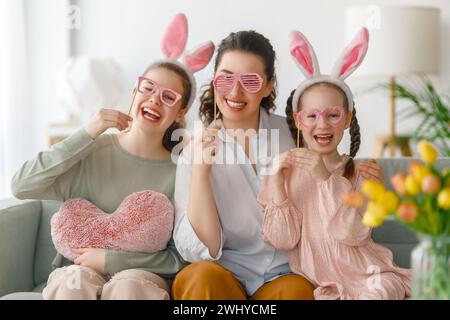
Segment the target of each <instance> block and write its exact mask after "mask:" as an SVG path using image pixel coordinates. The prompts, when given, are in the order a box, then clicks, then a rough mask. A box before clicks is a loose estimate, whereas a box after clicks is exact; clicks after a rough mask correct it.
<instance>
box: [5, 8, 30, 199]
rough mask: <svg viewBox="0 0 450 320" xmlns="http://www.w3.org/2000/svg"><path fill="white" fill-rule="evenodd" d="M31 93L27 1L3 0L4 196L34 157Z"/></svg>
mask: <svg viewBox="0 0 450 320" xmlns="http://www.w3.org/2000/svg"><path fill="white" fill-rule="evenodd" d="M28 93H29V88H28V80H27V52H26V34H25V10H24V1H23V0H0V198H5V197H9V196H11V191H10V183H11V178H12V176H13V174H14V172H15V171H16V170H17V169H18V168H19V166H20V165H21V164H22V163H23V162H24V161H25V160H27V159H29V158H31V157H32V156H33V154H31V152H32V150H33V147H32V141H33V137H32V131H33V130H32V125H33V119H32V116H31V111H32V101H30V99H29V98H30V95H29V94H28Z"/></svg>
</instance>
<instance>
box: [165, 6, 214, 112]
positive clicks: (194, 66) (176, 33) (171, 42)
mask: <svg viewBox="0 0 450 320" xmlns="http://www.w3.org/2000/svg"><path fill="white" fill-rule="evenodd" d="M187 39H188V22H187V18H186V16H185V15H184V14H183V13H177V14H176V15H175V17H174V18H173V19H172V22H171V23H170V24H169V26H168V27H167V29H166V32H165V33H164V37H163V39H162V42H161V50H162V52H163V54H164V55H165V57H166V59H164V60H163V61H159V62H157V63H161V62H165V63H167V62H168V63H173V64H175V65H177V66H178V67H181V68H182V69H183V70H184V71H185V72H186V73H187V75H188V76H189V79H190V82H191V95H190V99H189V102H188V104H187V107H190V106H191V105H192V103H193V102H194V99H195V94H196V92H197V85H196V81H195V77H194V73H195V72H197V71H200V70H202V69H203V68H204V67H206V66H207V65H208V63H209V62H210V61H211V58H212V56H213V54H214V50H215V46H214V43H213V42H212V41H208V42H205V43H203V44H202V45H200V46H198V47H196V48H195V49H193V50H192V51H189V52H186V53H185V54H184V57H183V63H181V62H179V61H178V59H179V58H180V56H181V55H182V54H183V53H184V52H185V48H186V43H187Z"/></svg>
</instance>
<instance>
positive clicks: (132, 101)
mask: <svg viewBox="0 0 450 320" xmlns="http://www.w3.org/2000/svg"><path fill="white" fill-rule="evenodd" d="M135 98H136V91H135V92H134V93H133V98H132V99H131V105H130V108H129V109H128V113H127V115H128V116H130V112H131V109H132V108H133V104H134V99H135Z"/></svg>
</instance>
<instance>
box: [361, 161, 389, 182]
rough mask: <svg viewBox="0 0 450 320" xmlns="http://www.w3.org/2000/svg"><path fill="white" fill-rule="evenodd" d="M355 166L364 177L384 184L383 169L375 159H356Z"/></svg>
mask: <svg viewBox="0 0 450 320" xmlns="http://www.w3.org/2000/svg"><path fill="white" fill-rule="evenodd" d="M356 167H357V168H358V169H359V170H360V171H361V175H362V177H363V178H364V179H372V180H376V181H378V182H380V183H383V184H384V173H383V169H381V167H380V165H379V164H378V163H377V162H376V161H375V160H373V159H372V160H362V161H357V162H356Z"/></svg>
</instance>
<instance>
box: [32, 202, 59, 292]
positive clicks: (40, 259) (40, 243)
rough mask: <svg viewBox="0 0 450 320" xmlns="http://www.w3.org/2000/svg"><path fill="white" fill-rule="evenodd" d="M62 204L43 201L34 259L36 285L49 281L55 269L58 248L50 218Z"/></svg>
mask: <svg viewBox="0 0 450 320" xmlns="http://www.w3.org/2000/svg"><path fill="white" fill-rule="evenodd" d="M60 205H61V202H59V201H47V200H43V201H41V221H40V223H39V233H38V236H37V240H36V251H35V260H34V286H37V285H39V284H40V283H42V282H45V281H47V278H48V275H49V274H50V272H52V270H53V269H52V261H53V259H54V258H55V255H56V249H55V246H54V245H53V242H52V238H51V235H50V219H51V217H52V216H53V215H54V214H55V213H56V212H57V211H58V209H59V207H60Z"/></svg>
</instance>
